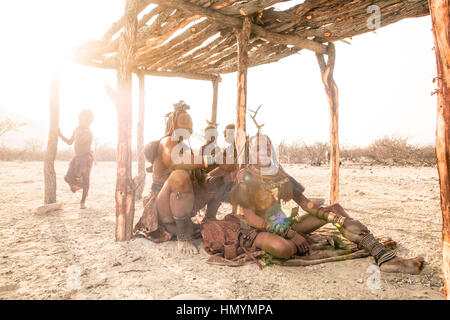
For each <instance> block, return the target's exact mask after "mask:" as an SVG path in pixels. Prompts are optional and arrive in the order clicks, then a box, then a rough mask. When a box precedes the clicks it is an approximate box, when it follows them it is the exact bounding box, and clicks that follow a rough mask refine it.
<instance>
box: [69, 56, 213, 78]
mask: <svg viewBox="0 0 450 320" xmlns="http://www.w3.org/2000/svg"><path fill="white" fill-rule="evenodd" d="M75 62H77V63H79V64H81V65H84V66H88V67H94V68H102V69H110V70H117V69H118V68H119V66H118V65H111V64H106V63H101V62H97V61H89V60H83V59H77V60H76V61H75ZM132 72H133V73H135V74H138V75H139V74H140V73H143V74H144V75H147V76H155V77H171V78H184V79H191V80H204V81H219V82H220V81H222V79H221V78H220V75H217V74H207V73H190V72H169V71H154V70H145V69H144V70H143V69H138V68H133V69H132Z"/></svg>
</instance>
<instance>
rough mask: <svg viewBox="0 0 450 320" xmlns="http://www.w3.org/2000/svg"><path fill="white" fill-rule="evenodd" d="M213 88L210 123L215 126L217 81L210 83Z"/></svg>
mask: <svg viewBox="0 0 450 320" xmlns="http://www.w3.org/2000/svg"><path fill="white" fill-rule="evenodd" d="M212 86H213V102H212V110H211V123H213V124H217V100H218V96H219V79H215V80H214V81H212Z"/></svg>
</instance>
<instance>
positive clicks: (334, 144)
mask: <svg viewBox="0 0 450 320" xmlns="http://www.w3.org/2000/svg"><path fill="white" fill-rule="evenodd" d="M327 55H328V60H327V62H325V58H324V55H323V54H316V57H317V62H318V63H319V67H320V73H321V74H322V81H323V84H324V85H325V91H326V93H327V97H328V104H329V105H330V143H331V156H330V158H331V159H330V160H331V179H330V203H331V204H333V203H336V202H338V201H339V134H338V132H339V103H338V88H337V86H336V83H335V82H334V78H333V71H334V64H335V58H336V50H335V48H334V44H333V43H329V44H328V52H327Z"/></svg>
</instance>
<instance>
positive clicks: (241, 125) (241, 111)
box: [235, 17, 251, 165]
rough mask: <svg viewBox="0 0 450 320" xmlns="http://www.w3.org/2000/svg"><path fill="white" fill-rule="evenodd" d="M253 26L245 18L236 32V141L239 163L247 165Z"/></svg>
mask: <svg viewBox="0 0 450 320" xmlns="http://www.w3.org/2000/svg"><path fill="white" fill-rule="evenodd" d="M250 30H251V24H250V19H249V18H248V17H245V19H244V22H243V24H242V30H236V38H237V46H238V72H237V77H238V81H237V87H238V94H237V110H236V111H237V112H236V113H237V114H236V130H235V134H236V136H235V141H236V150H237V152H238V163H239V165H242V164H244V163H245V161H246V159H245V142H246V132H247V131H246V123H245V116H246V113H247V68H248V42H249V38H250Z"/></svg>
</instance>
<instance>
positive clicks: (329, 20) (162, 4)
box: [76, 0, 429, 80]
mask: <svg viewBox="0 0 450 320" xmlns="http://www.w3.org/2000/svg"><path fill="white" fill-rule="evenodd" d="M299 2H300V1H287V0H247V1H242V0H190V1H187V0H141V1H139V2H138V9H137V10H138V31H137V36H136V48H135V49H136V51H135V59H134V60H135V64H134V66H133V69H135V70H136V71H137V70H144V71H146V72H149V73H150V74H151V72H155V73H166V74H167V75H169V74H170V73H178V74H186V75H187V74H197V75H203V76H205V77H208V76H209V77H211V80H213V79H214V77H217V75H219V74H223V73H230V72H235V71H237V40H236V35H235V32H234V30H235V29H236V28H238V29H240V28H241V26H242V22H243V16H249V17H250V18H251V23H252V25H251V36H250V42H249V46H248V50H249V60H248V62H249V64H248V66H249V67H254V66H258V65H262V64H267V63H271V62H276V61H278V60H280V59H282V58H285V57H288V56H290V55H292V54H295V53H298V52H299V51H300V50H302V49H309V50H312V51H314V52H316V53H321V54H324V53H326V50H327V46H326V45H325V44H324V43H327V42H335V41H339V40H341V41H344V42H347V41H348V40H347V39H351V38H352V37H353V36H356V35H359V34H363V33H366V32H371V31H373V30H371V29H370V25H369V24H368V19H369V18H370V15H371V12H370V10H368V8H369V7H370V6H373V5H375V6H378V8H379V9H380V14H381V16H380V20H379V22H380V26H381V27H383V26H386V25H389V24H392V23H395V22H397V21H399V20H402V19H405V18H410V17H420V16H425V15H428V14H429V9H428V2H427V1H426V0H372V1H365V0H354V1H344V0H306V1H303V2H301V3H299ZM278 3H283V7H288V9H286V10H283V11H280V10H276V9H275V7H274V5H277V4H278ZM289 3H291V4H292V6H290V7H289ZM124 22H125V18H122V19H120V20H119V21H117V22H116V23H114V24H113V25H112V26H111V27H110V28H109V30H108V31H107V32H106V33H105V35H104V36H103V37H102V38H101V39H100V40H91V41H89V42H88V43H86V44H84V45H82V46H80V47H79V48H78V49H77V52H76V60H77V61H78V62H79V63H81V64H84V65H90V66H95V67H100V68H112V69H116V68H118V67H119V58H118V50H119V42H120V41H119V37H120V35H121V34H122V32H123V25H124Z"/></svg>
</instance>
